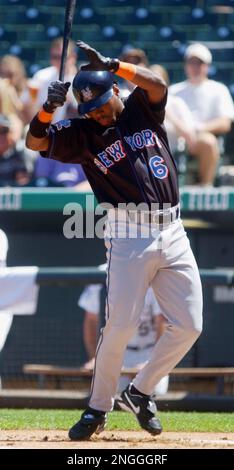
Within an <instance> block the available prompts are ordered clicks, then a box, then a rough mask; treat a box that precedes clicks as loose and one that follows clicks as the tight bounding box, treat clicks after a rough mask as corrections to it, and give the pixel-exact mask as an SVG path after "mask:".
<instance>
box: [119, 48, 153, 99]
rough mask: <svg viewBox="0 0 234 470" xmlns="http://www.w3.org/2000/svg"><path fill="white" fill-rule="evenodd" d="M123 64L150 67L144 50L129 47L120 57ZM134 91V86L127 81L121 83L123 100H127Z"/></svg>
mask: <svg viewBox="0 0 234 470" xmlns="http://www.w3.org/2000/svg"><path fill="white" fill-rule="evenodd" d="M119 59H120V60H122V61H123V62H128V63H130V64H134V65H140V66H141V67H149V61H148V58H147V55H146V53H145V51H143V49H136V48H133V47H129V48H127V49H126V50H124V51H123V52H122V54H121V55H120V57H119ZM133 89H134V84H133V83H132V82H129V81H127V80H123V82H122V84H121V83H120V93H121V97H122V98H127V96H128V95H129V93H130V92H131V91H132V90H133Z"/></svg>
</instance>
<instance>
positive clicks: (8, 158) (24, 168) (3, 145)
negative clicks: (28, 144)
mask: <svg viewBox="0 0 234 470" xmlns="http://www.w3.org/2000/svg"><path fill="white" fill-rule="evenodd" d="M33 155H34V152H31V151H28V149H26V148H25V146H24V141H23V140H18V141H16V139H15V131H14V120H11V119H10V118H9V117H7V116H5V115H4V114H0V186H24V185H26V184H28V182H29V181H30V178H31V174H32V171H33V160H34V159H33Z"/></svg>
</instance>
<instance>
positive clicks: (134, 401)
mask: <svg viewBox="0 0 234 470" xmlns="http://www.w3.org/2000/svg"><path fill="white" fill-rule="evenodd" d="M131 387H132V384H130V385H129V386H128V387H127V388H126V389H125V390H124V391H123V392H122V393H121V395H120V398H119V399H117V400H116V401H117V404H118V405H119V407H120V408H121V409H122V410H125V411H130V412H131V413H133V414H134V415H135V416H136V418H137V421H138V423H139V424H140V426H141V427H142V428H143V429H145V430H146V431H148V432H149V433H150V434H153V435H156V434H161V432H162V425H161V423H160V421H159V418H156V417H155V413H156V411H157V408H156V404H155V402H154V401H153V400H151V397H146V396H142V395H141V393H140V392H137V391H136V392H135V391H134V392H131Z"/></svg>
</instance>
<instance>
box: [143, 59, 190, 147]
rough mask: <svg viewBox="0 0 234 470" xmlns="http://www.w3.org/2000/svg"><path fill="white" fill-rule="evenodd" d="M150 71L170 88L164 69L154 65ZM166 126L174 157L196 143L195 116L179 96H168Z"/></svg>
mask: <svg viewBox="0 0 234 470" xmlns="http://www.w3.org/2000/svg"><path fill="white" fill-rule="evenodd" d="M150 70H152V72H155V73H156V74H158V75H160V76H161V77H162V78H163V79H164V80H165V82H166V84H167V85H168V86H169V77H168V73H167V71H166V69H165V68H164V67H162V66H161V65H158V64H154V65H151V66H150ZM164 124H165V127H166V129H167V136H168V140H169V145H170V149H171V151H172V154H173V155H174V154H175V153H176V152H177V151H178V150H184V147H185V145H186V144H187V145H188V146H190V145H193V144H194V143H195V140H196V133H195V127H194V123H193V115H192V113H191V111H190V109H189V108H188V106H187V105H186V103H185V102H184V100H183V99H182V98H180V97H179V96H173V95H170V94H169V95H168V99H167V105H166V117H165V121H164Z"/></svg>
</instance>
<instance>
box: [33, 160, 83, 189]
mask: <svg viewBox="0 0 234 470" xmlns="http://www.w3.org/2000/svg"><path fill="white" fill-rule="evenodd" d="M33 180H34V185H35V186H64V187H67V188H68V187H72V188H73V189H77V190H79V191H89V190H91V188H90V185H89V183H88V181H87V178H86V175H85V173H84V171H83V169H82V166H81V165H79V164H72V163H62V162H58V161H56V160H52V159H50V160H49V159H46V158H42V157H38V159H37V160H36V163H35V170H34V178H33Z"/></svg>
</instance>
